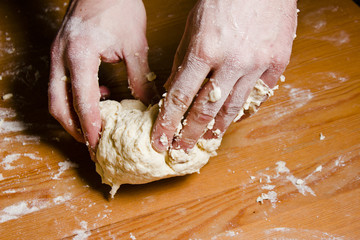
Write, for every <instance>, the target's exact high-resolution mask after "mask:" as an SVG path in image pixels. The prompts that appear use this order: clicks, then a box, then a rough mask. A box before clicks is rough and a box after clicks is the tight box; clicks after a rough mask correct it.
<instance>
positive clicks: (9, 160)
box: [0, 153, 42, 170]
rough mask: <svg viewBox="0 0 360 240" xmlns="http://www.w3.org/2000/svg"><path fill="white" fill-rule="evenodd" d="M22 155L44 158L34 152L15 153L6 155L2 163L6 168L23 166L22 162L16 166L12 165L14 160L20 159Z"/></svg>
mask: <svg viewBox="0 0 360 240" xmlns="http://www.w3.org/2000/svg"><path fill="white" fill-rule="evenodd" d="M21 157H27V158H30V159H33V160H42V158H41V157H37V156H36V155H35V154H33V153H13V154H9V155H7V156H6V157H4V158H3V159H2V162H1V163H0V165H2V167H3V169H4V170H12V169H14V168H17V167H22V166H23V165H22V164H21V165H19V164H17V165H16V166H14V165H12V163H13V162H15V161H17V160H19V159H20V158H21Z"/></svg>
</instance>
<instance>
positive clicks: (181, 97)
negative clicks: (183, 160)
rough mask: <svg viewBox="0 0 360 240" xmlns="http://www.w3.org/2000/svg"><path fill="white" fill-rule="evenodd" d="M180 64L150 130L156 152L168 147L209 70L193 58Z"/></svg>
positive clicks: (205, 65)
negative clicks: (180, 67) (179, 68)
mask: <svg viewBox="0 0 360 240" xmlns="http://www.w3.org/2000/svg"><path fill="white" fill-rule="evenodd" d="M182 66H183V68H182V69H181V71H178V72H177V73H176V75H175V77H174V81H173V83H172V85H171V86H170V88H169V91H168V93H167V95H166V98H165V100H164V104H163V105H162V107H161V111H160V113H159V115H158V117H157V119H156V121H155V124H154V127H153V130H152V146H153V148H154V149H155V150H156V151H158V152H163V151H165V150H166V149H167V148H168V146H169V143H171V141H172V139H173V137H174V133H175V131H176V128H177V126H178V125H179V123H180V121H181V119H182V117H183V116H184V114H185V112H186V111H187V109H188V108H189V106H190V104H191V103H192V101H193V98H194V96H195V94H196V93H197V92H198V90H199V88H200V87H201V85H202V83H203V80H204V79H205V77H206V75H207V74H208V73H209V71H210V67H209V66H208V65H207V64H205V63H203V62H200V61H196V60H194V59H193V58H188V60H186V61H185V63H183V64H182Z"/></svg>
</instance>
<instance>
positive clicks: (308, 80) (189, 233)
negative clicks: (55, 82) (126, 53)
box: [0, 0, 360, 239]
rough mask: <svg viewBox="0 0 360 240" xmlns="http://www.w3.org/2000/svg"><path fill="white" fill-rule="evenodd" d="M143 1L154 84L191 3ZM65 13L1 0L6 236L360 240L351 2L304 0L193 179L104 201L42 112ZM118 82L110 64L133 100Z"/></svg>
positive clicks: (74, 146) (359, 114) (108, 76)
mask: <svg viewBox="0 0 360 240" xmlns="http://www.w3.org/2000/svg"><path fill="white" fill-rule="evenodd" d="M145 4H146V7H147V11H148V21H149V22H148V39H149V45H150V65H151V67H152V69H153V71H155V72H156V73H157V75H158V76H159V78H158V79H159V82H158V84H159V86H160V85H161V84H162V82H163V81H164V80H165V79H166V77H167V75H168V74H169V71H170V67H171V62H172V56H173V54H174V52H175V49H176V46H177V43H178V41H179V39H180V37H181V34H182V31H183V28H184V22H185V20H186V16H187V12H188V11H189V9H191V5H192V4H193V1H185V0H181V1H166V0H153V1H149V0H146V1H145ZM155 6H156V7H155ZM66 7H67V3H66V2H63V1H60V0H59V1H55V0H52V1H41V0H37V1H21V2H20V1H12V0H3V1H1V3H0V76H1V80H0V95H1V96H4V95H5V96H7V97H10V95H6V94H8V93H12V94H13V96H12V98H9V99H7V100H1V101H0V119H1V126H0V239H60V238H61V239H62V238H65V239H71V238H74V239H85V238H87V237H88V238H89V239H359V238H360V80H359V79H360V70H359V65H360V27H359V21H360V8H359V6H357V5H356V4H355V3H354V2H353V1H350V0H343V1H336V0H317V1H312V0H301V1H299V9H300V10H301V12H300V13H299V26H298V31H297V35H298V37H297V38H296V40H295V42H294V48H293V54H292V59H291V63H290V65H289V67H288V68H287V70H286V72H285V73H284V74H285V76H286V81H285V82H284V83H280V89H279V90H278V91H276V94H275V96H274V97H272V98H270V99H269V100H268V101H267V102H266V103H264V104H263V106H262V107H261V109H260V111H259V112H258V113H257V114H256V115H255V116H253V117H251V118H248V119H246V120H244V121H242V122H240V123H237V124H233V125H232V126H231V127H230V129H229V130H228V132H227V134H226V135H225V137H224V139H223V144H222V146H221V148H220V150H219V152H218V156H217V157H214V158H212V159H211V160H210V162H209V164H207V165H206V166H205V167H204V168H203V169H202V171H201V174H193V175H191V176H185V177H178V178H171V179H166V180H162V181H158V182H154V183H150V184H145V185H139V186H131V185H126V186H122V187H121V189H120V191H119V193H118V194H117V195H116V196H115V198H114V199H111V200H110V199H109V195H108V192H109V190H110V188H109V187H108V186H105V185H102V184H101V180H100V177H99V176H98V175H97V173H96V172H95V169H94V164H93V163H92V162H91V161H90V159H89V156H88V154H87V151H86V148H85V147H84V146H83V145H81V144H78V143H76V142H75V141H74V140H73V139H72V138H71V137H70V136H69V135H68V134H66V133H65V132H64V131H63V130H62V128H61V127H60V126H59V124H57V122H56V121H55V120H53V119H52V118H51V116H50V115H49V114H48V111H47V96H46V88H47V81H48V71H49V70H48V65H49V57H48V51H49V46H50V43H51V41H52V39H53V38H54V36H55V34H56V31H57V29H58V27H59V24H60V23H61V19H62V16H63V14H64V12H65V10H66ZM115 79H120V80H124V79H126V76H125V74H124V72H123V65H121V64H117V65H115V66H112V65H111V66H110V65H104V66H103V67H102V74H101V80H102V81H105V82H107V83H109V84H110V86H112V87H113V88H114V89H117V96H120V97H128V96H129V92H128V91H127V90H124V89H126V81H120V82H119V81H117V82H116V81H115ZM111 84H112V85H111ZM5 98H6V97H5ZM259 197H260V198H259ZM261 197H262V199H263V200H262V203H261V201H260V200H261ZM257 200H258V201H259V202H258V201H257Z"/></svg>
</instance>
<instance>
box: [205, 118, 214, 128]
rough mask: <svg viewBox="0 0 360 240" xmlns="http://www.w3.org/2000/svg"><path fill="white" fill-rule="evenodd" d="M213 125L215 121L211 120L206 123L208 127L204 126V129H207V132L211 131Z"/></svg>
mask: <svg viewBox="0 0 360 240" xmlns="http://www.w3.org/2000/svg"><path fill="white" fill-rule="evenodd" d="M214 124H215V119H214V118H213V119H212V120H211V121H210V122H209V123H208V125H207V126H206V128H207V129H209V130H211V129H213V127H214Z"/></svg>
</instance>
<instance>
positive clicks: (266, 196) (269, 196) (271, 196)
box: [256, 191, 278, 208]
mask: <svg viewBox="0 0 360 240" xmlns="http://www.w3.org/2000/svg"><path fill="white" fill-rule="evenodd" d="M264 200H269V201H270V202H271V205H272V207H273V208H275V207H276V202H277V201H278V199H277V193H276V192H275V191H269V192H267V193H261V195H260V196H259V197H257V199H256V201H257V202H259V203H261V204H263V203H264Z"/></svg>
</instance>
